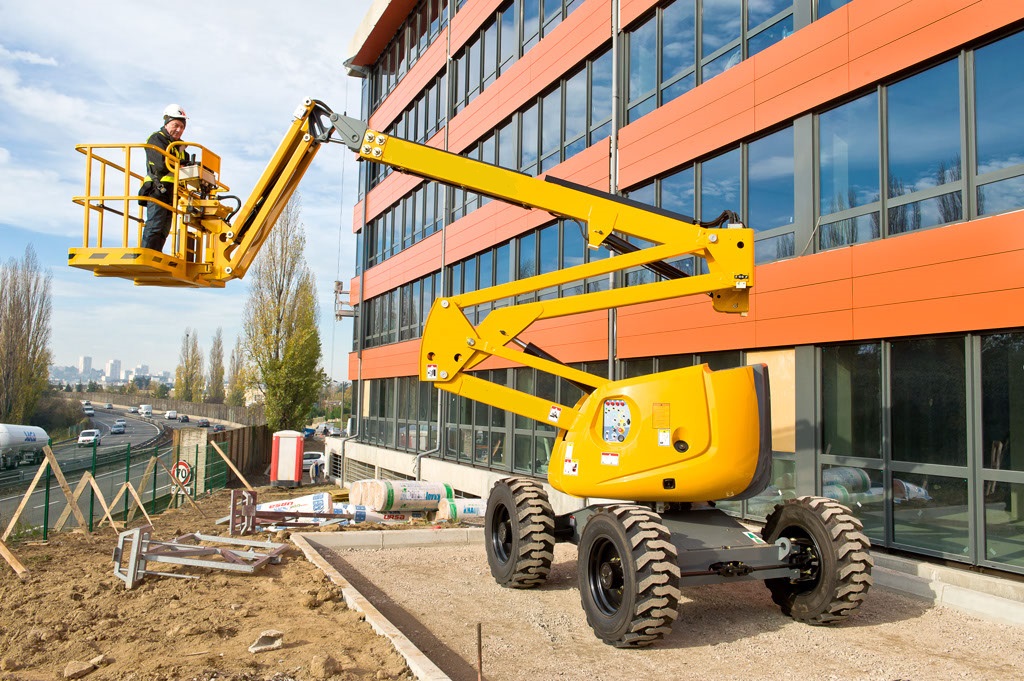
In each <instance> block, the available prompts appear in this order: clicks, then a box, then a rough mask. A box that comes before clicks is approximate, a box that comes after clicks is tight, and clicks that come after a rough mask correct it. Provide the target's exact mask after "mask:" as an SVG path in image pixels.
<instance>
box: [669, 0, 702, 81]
mask: <svg viewBox="0 0 1024 681" xmlns="http://www.w3.org/2000/svg"><path fill="white" fill-rule="evenodd" d="M661 33H662V39H661V43H662V44H661V60H662V80H663V81H665V80H670V79H671V77H672V76H674V75H675V74H677V73H679V72H680V71H684V70H685V69H687V68H690V67H692V66H693V64H694V61H695V59H696V49H697V31H696V25H695V19H694V9H693V0H677V2H675V3H673V4H671V5H669V6H668V7H666V8H665V10H664V12H663V13H662V26H661Z"/></svg>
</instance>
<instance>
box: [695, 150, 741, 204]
mask: <svg viewBox="0 0 1024 681" xmlns="http://www.w3.org/2000/svg"><path fill="white" fill-rule="evenodd" d="M739 197H740V150H739V149H734V150H732V151H729V152H726V153H724V154H722V155H720V156H718V157H716V158H713V159H711V160H708V161H705V162H704V163H702V164H701V186H700V199H701V209H700V214H701V219H702V220H712V219H714V218H716V217H718V216H719V215H720V214H721V213H722V211H724V210H732V211H738V210H739V208H740V198H739Z"/></svg>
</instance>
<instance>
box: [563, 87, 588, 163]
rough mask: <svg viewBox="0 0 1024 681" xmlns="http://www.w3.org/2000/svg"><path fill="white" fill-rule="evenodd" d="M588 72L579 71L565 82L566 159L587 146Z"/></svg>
mask: <svg viewBox="0 0 1024 681" xmlns="http://www.w3.org/2000/svg"><path fill="white" fill-rule="evenodd" d="M586 134H587V72H586V70H583V71H579V72H578V73H577V74H576V75H574V76H572V77H571V78H569V79H568V80H567V81H565V158H566V159H569V158H571V157H572V156H574V155H576V154H578V153H579V152H580V151H582V150H583V149H584V148H585V147H586V145H587V139H586Z"/></svg>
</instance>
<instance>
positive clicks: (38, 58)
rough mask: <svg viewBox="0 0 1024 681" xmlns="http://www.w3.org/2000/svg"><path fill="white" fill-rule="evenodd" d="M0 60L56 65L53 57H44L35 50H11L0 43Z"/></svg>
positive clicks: (37, 64)
mask: <svg viewBox="0 0 1024 681" xmlns="http://www.w3.org/2000/svg"><path fill="white" fill-rule="evenodd" d="M0 60H3V61H19V62H24V63H25V64H34V65H36V66H57V60H56V59H54V58H53V57H44V56H42V55H39V54H36V53H35V52H26V51H25V50H14V51H13V52H12V51H11V50H8V49H6V48H5V47H4V46H3V45H0Z"/></svg>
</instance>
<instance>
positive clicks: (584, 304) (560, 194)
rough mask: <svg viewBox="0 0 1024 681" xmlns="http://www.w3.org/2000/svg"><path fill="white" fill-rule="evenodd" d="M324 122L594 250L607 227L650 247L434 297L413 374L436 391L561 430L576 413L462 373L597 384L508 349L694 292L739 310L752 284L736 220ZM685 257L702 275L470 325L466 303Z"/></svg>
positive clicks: (402, 166)
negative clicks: (702, 264) (538, 326)
mask: <svg viewBox="0 0 1024 681" xmlns="http://www.w3.org/2000/svg"><path fill="white" fill-rule="evenodd" d="M331 122H332V123H333V124H334V127H335V128H336V129H337V130H338V132H339V133H340V135H339V138H340V140H339V141H341V142H344V143H345V144H346V145H347V146H348V147H349V148H350V149H352V150H353V151H355V152H356V153H358V154H359V156H360V157H361V158H364V159H367V160H370V161H375V162H377V163H383V164H384V165H388V166H391V167H393V168H396V169H398V170H402V171H405V172H408V173H410V174H412V175H417V176H420V177H425V178H429V179H432V180H437V181H439V182H443V183H445V184H448V185H453V186H458V187H462V188H465V189H467V190H470V191H473V192H476V193H479V194H483V195H486V196H489V197H491V198H494V199H498V200H501V201H505V202H508V203H512V204H517V205H520V206H524V207H526V208H534V209H539V210H543V211H546V212H548V213H551V214H552V215H555V216H558V217H562V218H568V219H571V220H575V221H577V222H579V223H580V224H581V225H583V226H584V228H585V229H586V238H587V243H588V245H589V246H590V247H591V248H597V247H599V246H601V245H602V244H603V243H604V242H605V241H606V239H609V238H617V237H615V236H613V234H612V233H613V232H616V233H620V234H626V235H629V236H634V237H637V238H639V239H644V240H646V241H650V242H653V243H654V244H655V245H654V246H651V247H649V248H643V249H638V250H636V251H633V252H629V253H624V254H622V255H618V256H616V257H614V258H606V259H602V260H598V261H596V262H591V263H588V264H584V265H578V266H576V267H569V268H566V269H562V270H557V271H554V272H550V273H547V274H542V275H538V276H534V277H529V278H527V279H522V280H519V281H514V282H510V283H507V284H502V285H498V286H493V287H490V288H486V289H482V290H479V291H473V292H470V293H464V294H461V295H457V296H451V297H447V298H441V299H438V300H437V301H435V303H434V305H433V307H432V309H431V311H430V314H429V316H428V317H427V321H426V324H425V326H424V331H423V340H422V345H421V350H420V378H421V379H422V380H426V381H431V382H433V383H435V384H436V385H437V387H439V388H442V389H444V390H447V391H450V392H455V393H458V394H460V395H463V396H465V397H469V398H471V399H474V400H479V401H482V402H486V403H488V404H492V405H498V406H501V407H503V408H505V409H508V410H510V411H514V412H516V413H519V414H521V415H523V416H527V417H530V418H534V419H537V420H539V421H542V422H545V423H550V424H555V425H557V426H558V427H559V428H563V429H568V428H569V427H570V426H571V425H572V424H573V422H574V419H575V416H576V413H575V411H574V409H573V408H572V407H571V406H567V405H561V408H560V410H558V415H557V417H556V418H552V414H553V413H554V412H553V410H552V406H553V405H552V404H551V402H550V401H548V400H542V399H540V398H537V397H535V396H532V395H528V394H526V393H521V392H518V391H515V390H513V389H511V388H507V387H504V386H498V385H494V384H492V383H490V382H487V381H483V380H481V379H477V378H475V377H472V376H469V375H467V374H466V373H465V372H466V371H467V370H469V369H472V368H473V367H475V366H477V365H478V364H479V363H480V362H482V361H483V360H485V359H487V358H488V357H490V356H498V357H502V358H505V359H508V360H511V361H514V362H516V363H518V364H522V365H526V366H532V367H534V368H537V369H540V370H543V371H547V372H550V373H553V374H556V375H558V376H561V377H563V378H566V379H567V380H572V381H575V382H577V383H582V384H584V385H589V386H592V387H594V388H596V387H598V386H600V385H603V384H605V383H606V382H607V381H606V380H604V379H600V378H597V377H595V376H593V375H592V374H588V373H585V372H582V371H576V370H574V369H572V368H570V367H567V366H565V365H563V364H560V363H558V362H557V361H552V360H551V359H548V358H546V357H540V356H535V355H532V354H529V353H524V352H521V351H519V350H513V349H511V348H509V347H506V346H507V344H509V343H511V342H512V341H513V340H514V339H516V338H517V336H519V334H520V333H522V332H523V331H524V330H525V329H526V328H527V327H528V326H529V325H530V324H532V323H534V322H536V321H538V320H541V319H549V318H554V317H562V316H566V315H573V314H579V313H582V312H589V311H593V310H602V309H608V308H617V307H623V306H627V305H636V304H639V303H647V302H652V301H659V300H668V299H671V298H677V297H680V296H688V295H694V294H699V293H704V294H710V295H711V298H712V303H713V305H714V308H715V309H716V310H718V311H720V312H727V313H745V312H747V310H748V307H749V305H748V296H749V291H750V287H751V286H752V285H753V283H754V282H753V273H754V239H753V231H752V230H750V229H747V228H745V227H742V226H730V228H728V229H707V228H704V227H701V226H699V225H697V224H695V223H694V222H691V221H688V220H687V219H686V218H685V216H681V215H676V214H672V213H669V212H666V211H661V210H658V209H656V208H653V207H648V206H642V205H641V204H637V203H635V202H631V201H628V200H626V199H623V198H622V197H618V196H615V195H612V194H607V193H604V192H600V191H596V190H593V189H590V188H589V187H583V186H579V185H573V184H571V183H569V182H566V181H564V180H543V179H538V178H535V177H531V176H529V175H525V174H523V173H519V172H515V171H512V170H508V169H506V168H502V167H500V166H495V165H492V164H489V163H484V162H482V161H477V160H474V159H470V158H465V157H463V156H459V155H457V154H452V153H449V152H446V151H442V150H440V149H435V148H433V147H430V146H427V145H423V144H417V143H414V142H409V141H407V140H403V139H400V138H396V137H391V136H389V135H386V134H383V133H380V132H376V131H374V130H370V129H369V128H367V126H366V124H365V123H363V122H362V121H358V120H355V119H352V118H347V117H345V116H341V115H338V114H333V115H332V116H331ZM687 254H694V255H698V256H700V257H702V258H704V259H705V261H706V263H707V270H708V272H707V273H705V274H697V275H695V276H689V277H679V278H672V279H665V280H662V281H655V282H653V283H649V284H643V285H639V286H629V287H625V288H619V289H613V290H608V291H599V292H592V293H585V294H581V295H575V296H567V297H563V298H557V299H554V300H544V301H537V302H530V303H520V304H514V305H509V306H507V307H499V308H498V309H494V310H492V311H491V312H490V313H488V315H487V317H486V318H484V320H483V321H482V322H481V323H480V324H479V325H478V326H474V325H473V324H472V323H470V321H469V320H468V319H467V317H466V315H465V314H464V312H463V311H464V310H465V309H466V308H470V307H474V306H477V305H481V304H485V303H494V302H496V301H502V300H513V301H514V300H516V299H517V297H518V296H522V295H523V294H528V293H531V292H535V291H539V290H542V289H547V288H550V287H554V286H558V285H560V284H567V283H570V282H581V281H585V280H587V279H590V278H592V277H596V276H600V275H606V274H608V273H610V272H617V271H622V270H626V269H629V268H633V267H639V266H644V265H648V264H652V263H663V262H664V261H669V260H673V259H676V258H679V257H680V256H684V255H687Z"/></svg>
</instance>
